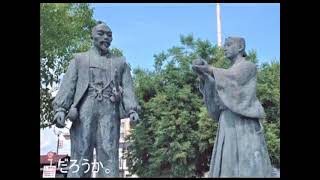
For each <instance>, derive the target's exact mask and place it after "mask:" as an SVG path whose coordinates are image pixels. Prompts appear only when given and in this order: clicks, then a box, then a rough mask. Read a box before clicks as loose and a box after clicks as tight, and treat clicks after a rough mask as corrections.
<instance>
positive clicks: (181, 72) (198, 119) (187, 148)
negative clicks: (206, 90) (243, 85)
mask: <svg viewBox="0 0 320 180" xmlns="http://www.w3.org/2000/svg"><path fill="white" fill-rule="evenodd" d="M180 40H181V46H174V47H172V48H170V49H168V50H167V52H161V53H159V54H157V55H155V56H154V62H155V63H154V67H155V71H147V70H142V69H135V70H134V74H135V76H134V80H135V88H136V93H137V97H138V99H139V103H140V105H141V106H142V113H141V119H142V120H141V123H140V124H138V125H137V126H136V127H135V128H134V130H133V132H132V135H131V136H130V137H129V141H131V142H132V143H131V146H130V150H129V154H128V158H129V165H130V166H129V167H130V171H131V172H132V173H135V174H137V175H139V176H142V177H147V176H149V177H150V176H158V177H161V176H166V177H192V176H198V177H200V176H203V173H204V172H206V171H208V170H209V159H210V157H211V153H212V147H213V140H214V136H215V131H216V129H217V122H215V121H214V120H212V119H210V118H209V116H208V113H207V110H206V107H205V106H204V104H203V101H202V96H201V94H200V93H199V90H198V79H197V76H196V75H195V73H194V72H193V71H192V69H191V63H192V60H194V59H195V58H196V57H202V58H204V59H206V60H207V61H208V62H209V63H210V64H212V65H215V66H217V67H227V66H228V61H226V60H225V59H224V57H223V51H222V50H221V49H220V48H218V47H217V46H213V45H212V44H211V43H210V42H209V41H203V40H200V39H198V40H194V39H193V36H192V35H191V34H190V35H187V36H181V37H180Z"/></svg>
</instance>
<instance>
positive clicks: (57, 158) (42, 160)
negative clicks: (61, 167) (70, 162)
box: [40, 153, 70, 164]
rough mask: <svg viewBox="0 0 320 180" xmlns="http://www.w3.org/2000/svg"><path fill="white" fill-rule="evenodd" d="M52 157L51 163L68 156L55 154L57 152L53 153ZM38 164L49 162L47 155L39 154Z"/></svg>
mask: <svg viewBox="0 0 320 180" xmlns="http://www.w3.org/2000/svg"><path fill="white" fill-rule="evenodd" d="M53 154H54V155H53V157H52V164H56V163H58V162H59V159H63V158H69V157H70V156H69V155H67V154H61V155H60V154H59V155H57V153H53ZM40 164H50V161H49V160H48V156H47V155H40Z"/></svg>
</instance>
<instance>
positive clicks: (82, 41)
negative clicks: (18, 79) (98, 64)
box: [40, 3, 123, 128]
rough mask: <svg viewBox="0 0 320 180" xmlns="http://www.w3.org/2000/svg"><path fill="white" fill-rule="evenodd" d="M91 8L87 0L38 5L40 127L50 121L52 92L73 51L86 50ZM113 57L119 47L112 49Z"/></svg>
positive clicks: (91, 15)
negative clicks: (85, 0)
mask: <svg viewBox="0 0 320 180" xmlns="http://www.w3.org/2000/svg"><path fill="white" fill-rule="evenodd" d="M95 22H96V21H95V20H94V19H93V9H92V8H91V7H90V6H89V4H87V3H41V4H40V77H41V79H40V127H41V128H44V127H47V126H50V125H51V124H52V120H53V111H52V101H53V97H52V92H53V91H55V90H57V89H58V88H59V84H60V81H61V79H62V77H63V73H64V72H65V71H66V69H67V67H68V65H69V63H70V60H71V59H72V58H73V55H74V53H78V52H84V51H87V50H88V49H89V48H90V47H91V45H92V43H91V30H92V28H93V27H94V25H95ZM111 52H112V53H113V54H115V55H116V56H122V55H123V53H122V51H121V50H120V49H117V48H112V49H111Z"/></svg>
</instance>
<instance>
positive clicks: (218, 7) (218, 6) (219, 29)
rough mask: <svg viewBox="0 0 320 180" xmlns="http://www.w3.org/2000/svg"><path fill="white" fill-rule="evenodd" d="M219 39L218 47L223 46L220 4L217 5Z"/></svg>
mask: <svg viewBox="0 0 320 180" xmlns="http://www.w3.org/2000/svg"><path fill="white" fill-rule="evenodd" d="M216 7H217V11H216V12H217V38H218V46H219V47H221V46H222V41H221V16H220V3H217V5H216Z"/></svg>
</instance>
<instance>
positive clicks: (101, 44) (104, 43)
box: [95, 41, 111, 54]
mask: <svg viewBox="0 0 320 180" xmlns="http://www.w3.org/2000/svg"><path fill="white" fill-rule="evenodd" d="M110 44H111V43H110V42H107V41H100V42H96V43H95V46H96V48H98V49H99V51H100V52H101V53H102V54H105V53H107V52H108V50H109V47H110Z"/></svg>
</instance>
